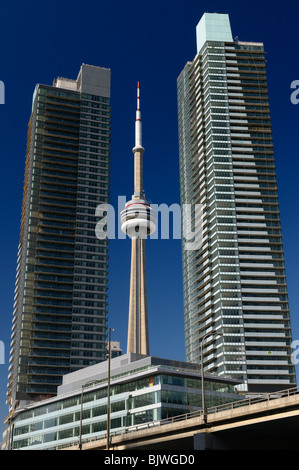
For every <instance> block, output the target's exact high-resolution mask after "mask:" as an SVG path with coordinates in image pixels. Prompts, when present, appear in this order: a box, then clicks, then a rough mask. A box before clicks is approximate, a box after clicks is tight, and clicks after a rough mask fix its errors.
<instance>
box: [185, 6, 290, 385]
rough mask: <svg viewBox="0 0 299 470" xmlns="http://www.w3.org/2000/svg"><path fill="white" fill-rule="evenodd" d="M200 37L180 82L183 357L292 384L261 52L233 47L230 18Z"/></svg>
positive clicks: (218, 19)
mask: <svg viewBox="0 0 299 470" xmlns="http://www.w3.org/2000/svg"><path fill="white" fill-rule="evenodd" d="M196 39H197V54H196V55H195V57H194V60H193V61H192V62H187V64H186V65H185V67H184V69H183V71H182V72H181V74H180V76H179V77H178V81H177V93H178V122H179V153H180V187H181V204H182V205H183V204H190V205H191V207H192V209H193V212H191V214H193V215H192V222H193V224H194V225H193V226H194V233H195V235H196V234H197V241H198V242H199V241H200V243H197V244H195V245H194V246H195V248H193V245H190V244H189V245H190V247H189V245H187V243H186V241H184V240H183V242H182V248H183V285H184V315H185V348H186V360H187V361H191V362H201V361H203V364H204V369H205V371H207V372H211V373H215V374H218V375H226V376H232V377H235V378H238V379H240V380H242V381H243V382H244V384H245V385H244V387H243V389H244V390H245V391H246V390H247V391H252V392H260V391H261V392H262V391H272V390H278V389H283V388H287V387H291V386H294V384H295V382H296V377H295V369H294V365H293V364H292V361H291V353H292V350H291V341H292V337H291V325H290V314H289V306H288V294H287V283H286V272H285V261H284V253H283V245H282V234H281V223H280V211H279V204H278V194H277V181H276V173H275V161H274V153H273V142H272V130H271V121H270V111H269V99H268V89H267V78H266V68H265V55H264V54H265V53H264V47H263V44H262V43H252V42H241V41H239V40H234V39H233V36H232V32H231V27H230V21H229V17H228V15H226V14H216V13H215V14H214V13H213V14H211V13H205V14H204V15H203V17H202V19H201V20H200V22H199V23H198V25H197V29H196ZM196 206H198V207H200V211H197V212H196V210H195V208H196ZM196 213H197V214H200V217H198V220H196V217H195V216H194V214H196ZM186 222H187V220H183V227H184V224H186ZM202 345H203V355H202V357H201V346H202Z"/></svg>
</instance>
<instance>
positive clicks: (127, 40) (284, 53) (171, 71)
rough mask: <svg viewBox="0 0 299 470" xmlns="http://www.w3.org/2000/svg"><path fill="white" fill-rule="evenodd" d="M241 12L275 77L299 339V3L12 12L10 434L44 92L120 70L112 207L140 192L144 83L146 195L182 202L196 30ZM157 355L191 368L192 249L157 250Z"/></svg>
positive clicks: (114, 312)
mask: <svg viewBox="0 0 299 470" xmlns="http://www.w3.org/2000/svg"><path fill="white" fill-rule="evenodd" d="M205 11H208V12H218V13H229V15H230V21H231V26H232V32H233V36H234V37H236V36H238V37H239V40H245V41H261V42H264V44H265V50H266V51H267V71H268V82H269V83H268V84H269V94H270V106H271V117H272V125H273V133H274V149H275V157H276V168H277V175H278V190H279V200H280V209H281V219H282V229H283V240H284V249H285V257H286V268H287V279H288V289H289V300H290V309H291V319H292V327H293V339H294V340H299V317H298V307H299V289H298V285H297V284H298V272H299V264H298V251H299V249H298V241H297V239H298V214H299V211H298V191H297V188H298V167H299V163H298V160H299V152H298V146H299V143H298V142H299V141H298V127H299V105H297V106H295V105H293V104H291V101H290V94H291V90H290V84H291V82H292V81H293V80H299V62H298V14H299V4H298V1H296V2H295V1H285V2H284V3H283V4H282V3H281V2H267V1H264V0H259V1H256V0H252V1H250V2H240V1H236V0H235V1H233V0H231V1H225V0H221V1H213V0H209V1H205V0H202V1H198V0H159V1H157V0H151V1H144V0H139V1H135V0H129V1H127V2H124V1H120V0H110V1H107V0H105V1H102V0H85V2H77V1H76V0H73V1H68V0H67V1H59V2H58V1H56V0H52V1H51V2H50V1H48V0H44V1H42V2H41V1H32V0H31V1H30V0H29V1H27V2H21V1H20V0H17V1H14V2H2V5H1V30H0V44H1V54H0V64H1V66H0V80H2V81H4V83H5V86H6V104H5V105H1V106H0V136H1V138H0V151H1V153H0V155H1V173H0V178H1V184H0V191H1V198H0V204H1V216H2V227H1V244H0V249H1V264H0V277H1V282H0V289H1V293H0V299H1V304H0V305H1V315H0V340H1V341H4V343H5V350H6V364H5V365H0V429H1V424H2V422H3V419H4V417H5V416H6V411H7V409H6V406H5V405H4V402H5V394H6V383H7V367H8V359H9V350H10V331H11V319H12V307H13V297H14V283H15V272H16V261H17V247H18V242H19V227H20V215H21V202H22V192H23V178H24V163H25V151H26V135H27V123H28V119H29V116H30V111H31V100H32V93H33V90H34V87H35V84H36V83H44V84H52V81H53V79H54V78H55V77H57V76H64V77H68V78H76V77H77V74H78V71H79V68H80V65H81V63H86V64H92V65H99V66H102V67H109V68H111V70H112V81H111V86H112V95H111V105H112V149H111V165H112V168H111V198H112V201H111V202H112V203H113V204H115V203H116V202H117V196H118V195H121V196H126V197H127V198H128V199H129V198H130V197H131V194H132V192H133V154H132V147H133V144H134V120H135V106H136V98H135V96H136V83H137V81H140V86H141V96H142V120H143V144H144V147H145V154H144V185H145V191H146V194H147V196H148V198H150V199H151V200H152V202H153V203H156V204H161V203H166V204H168V205H171V204H173V203H179V164H178V137H177V105H176V79H177V76H178V75H179V73H180V71H181V70H182V68H183V67H184V65H185V63H186V62H187V61H188V60H193V58H194V56H195V53H196V40H195V28H196V25H197V23H198V21H199V20H200V18H201V16H202V14H203V13H204V12H205ZM129 269H130V242H129V240H115V241H112V242H111V244H110V289H109V326H111V327H112V328H115V330H116V332H115V333H114V338H113V339H115V340H119V341H120V342H121V346H122V347H123V349H124V350H125V349H126V333H127V315H128V294H129ZM147 273H148V303H149V326H150V349H151V353H152V354H153V355H157V356H162V357H167V358H170V359H180V360H184V358H185V356H184V332H183V298H182V272H181V246H180V241H179V240H169V241H168V240H150V241H149V242H148V243H147Z"/></svg>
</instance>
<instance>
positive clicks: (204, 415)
mask: <svg viewBox="0 0 299 470" xmlns="http://www.w3.org/2000/svg"><path fill="white" fill-rule="evenodd" d="M214 335H218V336H222V333H218V332H217V331H214V330H213V331H210V332H209V333H206V334H205V335H203V337H202V338H201V346H200V369H201V406H202V416H203V420H204V422H205V423H207V408H206V397H205V379H204V370H203V343H204V340H205V339H206V338H207V337H208V336H214Z"/></svg>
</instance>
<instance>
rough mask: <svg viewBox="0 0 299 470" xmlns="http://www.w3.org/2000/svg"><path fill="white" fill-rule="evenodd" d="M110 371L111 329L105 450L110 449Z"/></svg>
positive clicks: (109, 335) (109, 336)
mask: <svg viewBox="0 0 299 470" xmlns="http://www.w3.org/2000/svg"><path fill="white" fill-rule="evenodd" d="M112 331H114V329H113V330H112ZM110 369H111V328H109V334H108V382H107V444H106V449H107V450H109V449H110Z"/></svg>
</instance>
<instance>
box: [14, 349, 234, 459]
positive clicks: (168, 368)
mask: <svg viewBox="0 0 299 470" xmlns="http://www.w3.org/2000/svg"><path fill="white" fill-rule="evenodd" d="M236 384H237V382H236V381H235V380H233V379H231V378H224V377H221V378H220V377H216V376H212V375H207V376H205V390H206V405H207V407H209V406H215V405H219V404H222V403H226V402H229V401H235V400H237V399H238V398H239V396H238V395H236V394H235V393H234V387H235V385H236ZM107 385H108V361H106V362H102V363H99V364H95V365H93V366H90V367H87V368H85V369H82V370H79V371H76V372H73V373H70V374H67V375H65V376H64V377H63V383H62V385H61V386H59V387H58V393H57V396H56V397H55V398H53V397H52V398H49V399H46V400H43V401H40V402H37V403H34V404H33V403H31V404H29V405H27V406H24V407H23V408H22V409H19V410H17V411H16V412H15V413H14V415H12V416H11V419H10V422H9V423H8V429H9V430H10V433H8V435H7V439H6V442H7V447H6V448H10V449H13V450H17V449H22V450H25V449H28V450H29V449H30V450H33V449H35V450H46V449H56V448H59V447H61V446H70V445H78V443H79V438H80V435H81V437H82V442H84V441H86V440H89V439H94V438H96V437H101V436H102V437H104V436H105V434H106V432H107V401H108V400H107V389H108V387H107ZM201 403H202V400H201V376H200V368H199V365H198V364H192V363H185V362H180V361H172V360H166V359H161V358H157V357H151V356H142V355H137V354H126V355H123V356H119V357H116V358H113V359H111V366H110V431H111V434H113V432H122V431H123V432H124V431H125V430H127V428H128V427H130V426H135V425H138V424H142V423H147V422H149V421H157V420H162V419H165V418H169V417H172V416H176V415H180V414H184V413H188V412H190V411H195V410H200V409H201ZM81 413H82V420H81ZM9 434H10V435H9Z"/></svg>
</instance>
